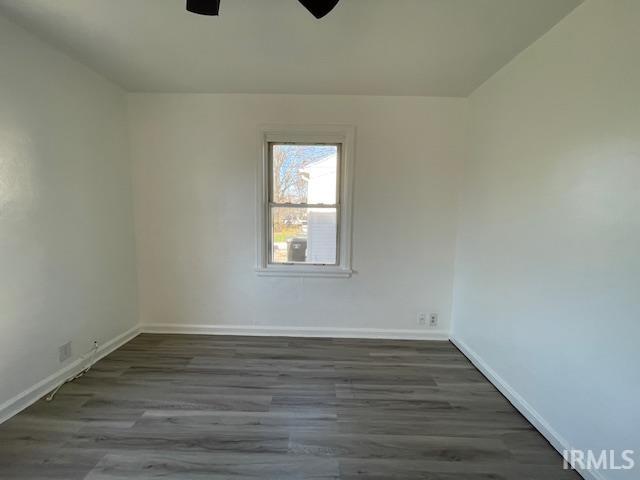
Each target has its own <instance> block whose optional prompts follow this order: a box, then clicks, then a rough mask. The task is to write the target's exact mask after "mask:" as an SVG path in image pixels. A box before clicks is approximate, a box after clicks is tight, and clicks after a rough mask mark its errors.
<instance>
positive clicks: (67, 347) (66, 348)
mask: <svg viewBox="0 0 640 480" xmlns="http://www.w3.org/2000/svg"><path fill="white" fill-rule="evenodd" d="M70 358H71V342H67V343H65V344H64V345H61V346H60V347H58V359H59V360H60V363H62V362H64V361H65V360H68V359H70Z"/></svg>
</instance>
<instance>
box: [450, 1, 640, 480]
mask: <svg viewBox="0 0 640 480" xmlns="http://www.w3.org/2000/svg"><path fill="white" fill-rule="evenodd" d="M638 25H640V2H638V1H637V0H590V1H587V2H586V3H585V4H584V5H582V6H581V7H578V9H577V10H576V11H575V12H574V13H572V14H571V15H570V16H569V17H568V18H566V19H565V20H563V21H562V22H561V23H560V24H559V25H558V26H556V27H555V28H554V29H553V30H552V31H551V32H549V33H548V34H547V35H546V36H545V37H543V38H542V39H541V40H540V41H538V42H537V43H535V44H534V45H533V46H532V47H530V48H529V49H528V50H526V51H525V52H524V53H523V54H521V55H520V56H519V57H518V58H517V59H516V60H514V61H513V62H512V63H511V64H509V65H508V66H507V67H505V68H504V69H503V70H502V71H500V72H499V73H498V74H496V75H495V76H494V77H493V78H492V79H491V80H489V81H488V82H487V83H486V84H485V85H484V86H482V87H481V88H480V89H479V90H477V91H476V92H475V93H474V94H473V96H472V97H471V115H472V118H471V131H472V132H471V143H470V158H469V161H468V164H467V165H466V173H465V181H464V187H463V195H462V207H461V223H460V228H459V241H458V252H457V267H456V282H455V293H454V298H455V301H454V325H453V331H454V336H455V337H456V338H457V339H458V340H461V341H462V342H464V344H466V346H467V347H469V348H470V349H471V350H472V351H474V352H475V353H476V354H477V355H478V357H479V358H480V359H481V360H482V361H484V363H485V365H486V366H488V367H489V368H492V369H493V370H494V371H495V372H496V374H498V375H499V376H500V377H502V379H503V380H504V381H505V382H506V383H507V384H508V385H509V386H510V387H511V388H512V389H513V391H515V392H516V393H518V394H519V395H521V397H523V398H524V399H526V401H527V402H528V403H529V404H530V406H531V407H532V408H533V409H534V410H535V411H537V413H538V414H539V415H540V416H541V417H542V418H543V419H545V420H546V421H547V422H548V424H549V425H551V426H552V428H553V429H555V431H556V432H555V433H556V434H557V435H558V436H559V437H561V438H562V439H564V441H566V443H567V444H568V445H570V446H571V447H574V448H582V449H585V448H593V449H597V450H600V449H612V448H615V449H618V450H621V449H635V450H636V457H635V458H636V462H638V464H640V433H639V430H638V426H639V425H640V410H639V409H638V399H640V370H639V367H640V348H639V346H638V340H639V339H640V250H639V247H640V61H639V58H640V57H639V56H638V55H639V47H640V29H639V28H638ZM637 468H638V467H637ZM635 472H636V473H633V472H629V471H627V472H622V471H618V472H613V471H611V472H603V477H605V478H610V479H617V478H620V479H622V478H628V479H631V478H637V470H635Z"/></svg>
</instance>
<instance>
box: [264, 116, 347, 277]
mask: <svg viewBox="0 0 640 480" xmlns="http://www.w3.org/2000/svg"><path fill="white" fill-rule="evenodd" d="M353 137H354V134H353V129H352V128H347V127H290V128H284V127H278V128H275V129H271V128H265V129H264V130H263V131H262V151H263V153H262V158H261V161H260V182H259V192H258V198H259V205H258V220H259V221H258V223H259V225H258V228H259V235H258V237H259V238H258V273H259V274H263V275H285V276H335V277H348V276H350V275H351V265H350V258H351V188H350V180H351V165H352V155H353V146H352V143H353Z"/></svg>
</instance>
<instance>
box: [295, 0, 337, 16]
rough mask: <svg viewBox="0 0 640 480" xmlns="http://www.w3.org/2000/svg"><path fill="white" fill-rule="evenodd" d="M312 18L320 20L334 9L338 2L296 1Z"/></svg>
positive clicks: (325, 0)
mask: <svg viewBox="0 0 640 480" xmlns="http://www.w3.org/2000/svg"><path fill="white" fill-rule="evenodd" d="M298 1H299V2H300V3H301V4H302V5H304V6H305V7H306V8H307V10H309V11H310V12H311V13H312V14H313V16H314V17H316V18H322V17H324V16H325V15H326V14H327V13H329V12H330V11H331V10H333V9H334V8H335V6H336V5H337V4H338V2H339V1H340V0H298Z"/></svg>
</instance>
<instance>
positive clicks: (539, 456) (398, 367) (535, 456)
mask: <svg viewBox="0 0 640 480" xmlns="http://www.w3.org/2000/svg"><path fill="white" fill-rule="evenodd" d="M0 478H2V479H5V478H6V479H12V480H27V479H29V480H40V479H42V480H44V479H53V480H58V479H60V480H62V479H64V480H123V479H134V480H151V479H158V478H162V479H165V480H205V479H206V480H250V479H267V480H271V479H273V480H293V479H296V480H302V479H318V480H321V479H336V480H356V479H357V480H363V479H369V480H383V479H384V480H390V479H403V480H414V479H415V480H418V479H419V480H453V479H463V480H549V479H552V480H576V479H579V477H578V476H577V475H576V474H575V473H574V472H571V471H565V470H563V469H562V459H561V457H560V456H559V455H558V453H557V452H555V450H553V448H552V447H551V446H550V445H549V444H548V443H547V441H546V440H545V439H544V438H543V437H542V436H541V435H540V434H539V433H538V432H537V431H536V430H535V429H534V428H533V427H532V426H531V425H530V424H529V422H527V421H526V420H525V419H524V418H523V417H522V416H521V415H520V414H519V413H518V412H517V411H516V410H515V409H514V408H513V406H512V405H511V404H510V403H509V402H508V401H507V400H506V399H505V398H504V397H503V396H502V395H500V393H499V392H498V391H497V390H496V389H495V388H494V387H493V386H492V385H491V384H490V383H489V382H488V381H487V380H486V379H485V378H484V376H482V375H481V374H480V372H478V371H477V370H476V369H475V368H474V367H473V365H472V364H471V363H470V362H469V361H468V360H467V359H466V358H465V357H464V356H463V355H462V354H461V353H460V352H459V351H458V350H457V349H456V348H455V347H454V346H453V345H451V344H450V343H448V342H428V341H402V340H357V339H314V338H287V337H243V336H200V335H151V334H144V335H139V336H138V337H136V338H135V339H133V340H132V341H130V342H129V343H127V344H126V345H124V346H122V347H121V348H119V349H118V350H117V351H115V352H113V353H112V354H110V355H109V356H107V357H106V358H104V359H102V360H101V361H99V362H98V363H97V364H96V365H94V367H93V368H92V369H91V370H90V371H89V372H88V374H87V375H86V376H84V377H82V378H80V379H78V380H76V381H75V382H73V383H70V384H67V385H65V386H63V388H62V389H61V390H60V392H59V393H58V394H57V396H56V398H55V399H54V401H53V402H45V401H39V402H37V403H35V404H34V405H32V406H31V407H29V408H27V409H26V410H24V411H23V412H22V413H20V414H19V415H17V416H15V417H14V418H12V419H10V420H9V421H7V422H5V423H4V424H2V425H0Z"/></svg>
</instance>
